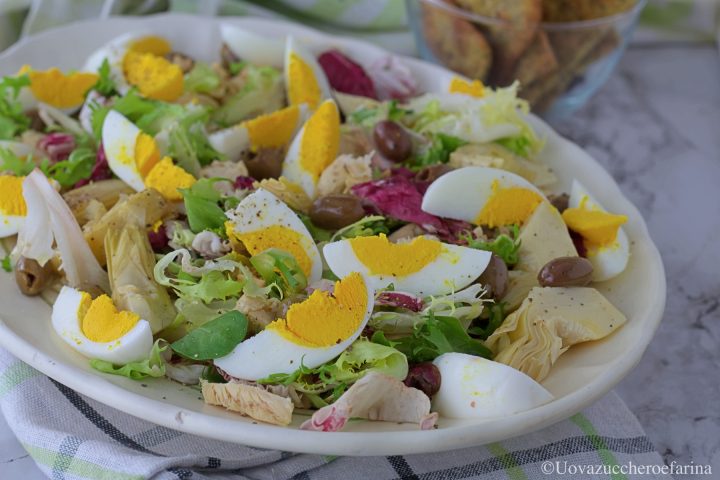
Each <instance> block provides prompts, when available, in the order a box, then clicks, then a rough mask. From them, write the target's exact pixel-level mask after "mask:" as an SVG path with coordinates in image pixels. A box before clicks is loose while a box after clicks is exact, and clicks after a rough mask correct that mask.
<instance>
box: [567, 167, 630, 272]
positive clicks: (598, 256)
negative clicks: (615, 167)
mask: <svg viewBox="0 0 720 480" xmlns="http://www.w3.org/2000/svg"><path fill="white" fill-rule="evenodd" d="M568 207H569V208H568V209H567V210H565V211H564V212H563V214H562V216H563V220H565V223H566V224H567V226H568V228H569V229H570V230H572V231H574V232H576V233H578V234H580V236H581V237H582V238H583V244H584V246H585V248H586V250H587V259H588V260H590V263H592V265H593V281H595V282H602V281H605V280H609V279H611V278H613V277H615V276H617V275H619V274H620V273H622V271H623V270H625V267H626V266H627V263H628V260H629V259H630V243H629V241H628V237H627V234H626V233H625V231H624V230H623V228H622V227H621V225H623V224H624V223H625V222H627V217H626V216H625V215H615V214H612V213H608V212H607V210H605V209H604V208H603V207H602V206H601V205H600V204H599V203H598V201H597V200H595V198H593V196H592V195H590V193H589V192H588V190H587V189H586V188H585V187H584V186H583V185H582V184H581V183H580V182H578V181H577V180H574V181H573V184H572V188H571V189H570V198H569V202H568Z"/></svg>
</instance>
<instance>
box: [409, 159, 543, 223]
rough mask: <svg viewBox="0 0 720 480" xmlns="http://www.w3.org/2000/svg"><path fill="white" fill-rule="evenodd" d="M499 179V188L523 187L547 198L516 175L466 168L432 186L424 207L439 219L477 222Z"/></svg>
mask: <svg viewBox="0 0 720 480" xmlns="http://www.w3.org/2000/svg"><path fill="white" fill-rule="evenodd" d="M496 180H497V181H498V184H499V186H500V188H511V187H518V188H524V189H527V190H532V191H533V192H535V193H537V194H538V195H540V197H541V198H543V199H544V198H545V195H543V193H542V192H541V191H540V190H539V189H538V188H537V187H536V186H535V185H533V184H532V183H530V182H528V181H527V180H525V179H524V178H522V177H521V176H519V175H516V174H514V173H510V172H508V171H505V170H500V169H497V168H489V167H463V168H458V169H456V170H453V171H452V172H449V173H446V174H445V175H443V176H441V177H440V178H438V179H437V180H435V181H434V182H433V183H431V184H430V187H428V189H427V191H426V192H425V195H424V196H423V201H422V206H421V208H422V209H423V211H425V212H427V213H430V214H433V215H437V216H439V217H445V218H453V219H455V220H464V221H466V222H470V223H474V222H475V220H476V219H477V217H478V215H480V212H482V210H483V208H484V207H485V204H486V203H487V201H488V200H489V199H490V197H491V196H492V194H493V189H492V185H493V182H495V181H496Z"/></svg>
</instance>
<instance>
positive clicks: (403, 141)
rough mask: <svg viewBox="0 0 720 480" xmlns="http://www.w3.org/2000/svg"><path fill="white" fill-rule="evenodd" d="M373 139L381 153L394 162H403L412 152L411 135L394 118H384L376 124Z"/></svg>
mask: <svg viewBox="0 0 720 480" xmlns="http://www.w3.org/2000/svg"><path fill="white" fill-rule="evenodd" d="M373 140H374V141H375V146H376V147H377V149H378V150H379V151H380V153H381V154H382V155H383V156H384V157H385V158H387V159H388V160H392V161H393V162H402V161H403V160H405V159H406V158H408V157H409V156H410V154H411V153H412V140H411V139H410V135H409V134H408V133H407V132H406V131H405V129H404V128H403V127H402V126H400V125H399V124H398V123H396V122H393V121H392V120H383V121H382V122H378V123H377V124H375V129H374V130H373Z"/></svg>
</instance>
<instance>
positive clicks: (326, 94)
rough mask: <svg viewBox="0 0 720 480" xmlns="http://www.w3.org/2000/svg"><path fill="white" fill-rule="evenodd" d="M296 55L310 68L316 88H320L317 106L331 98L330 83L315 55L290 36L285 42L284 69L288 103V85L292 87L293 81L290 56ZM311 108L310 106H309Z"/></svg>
mask: <svg viewBox="0 0 720 480" xmlns="http://www.w3.org/2000/svg"><path fill="white" fill-rule="evenodd" d="M293 53H294V54H295V55H297V56H298V57H299V58H300V59H301V60H302V61H303V62H304V63H305V64H306V65H307V66H309V67H310V70H312V73H313V76H314V78H315V81H316V82H317V84H318V87H320V92H321V97H320V101H319V103H318V106H319V105H320V103H322V101H323V100H325V99H328V98H332V96H331V94H330V83H329V82H328V79H327V77H326V76H325V72H324V71H323V69H322V67H321V66H320V64H319V63H318V61H317V59H316V58H315V55H313V54H312V53H311V52H309V51H308V50H307V49H306V48H305V47H304V46H303V45H301V44H300V42H298V41H297V40H295V38H294V37H293V36H292V35H288V37H287V39H286V41H285V59H284V64H285V69H284V76H285V88H286V92H288V102H290V97H289V92H290V85H292V82H293V81H294V79H292V78H290V67H289V66H290V55H291V54H293ZM310 107H311V108H313V106H312V105H310Z"/></svg>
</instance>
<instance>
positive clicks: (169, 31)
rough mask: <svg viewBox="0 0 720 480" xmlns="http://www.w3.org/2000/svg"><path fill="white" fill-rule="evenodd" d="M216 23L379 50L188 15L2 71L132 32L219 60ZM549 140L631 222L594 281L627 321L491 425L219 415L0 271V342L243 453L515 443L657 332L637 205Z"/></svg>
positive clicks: (556, 156) (40, 63)
mask: <svg viewBox="0 0 720 480" xmlns="http://www.w3.org/2000/svg"><path fill="white" fill-rule="evenodd" d="M220 21H231V22H232V23H237V24H238V25H241V26H244V27H246V28H248V29H250V30H254V31H257V32H258V33H262V34H265V35H272V36H282V35H285V34H287V33H292V34H294V35H296V36H297V37H299V38H301V39H302V41H304V42H307V43H309V44H311V45H315V46H317V48H318V49H325V48H330V47H338V48H340V49H342V50H344V51H346V52H347V53H348V54H349V55H350V56H351V57H352V58H354V59H356V60H358V61H360V62H361V63H366V62H370V61H372V60H373V59H374V58H377V57H378V56H381V55H384V54H386V52H384V51H383V50H381V49H379V48H377V47H374V46H372V45H369V44H366V43H362V42H359V41H354V40H348V39H344V38H337V37H329V36H326V35H322V34H320V33H317V32H314V31H311V30H308V29H306V28H303V27H299V26H297V25H293V24H290V23H284V22H279V21H271V20H259V19H254V18H238V19H233V20H216V19H212V18H204V17H194V16H187V15H177V14H173V15H160V16H151V17H143V18H114V19H109V20H105V21H93V22H83V23H77V24H75V25H72V26H68V27H64V28H60V29H57V30H53V31H48V32H45V33H43V34H41V35H38V36H36V37H34V38H31V39H29V40H28V41H26V42H24V43H22V44H20V45H17V46H15V47H14V48H12V49H10V50H9V51H7V52H6V53H5V54H3V55H2V57H1V58H0V74H2V75H6V74H10V73H14V72H16V71H17V70H18V69H19V68H20V67H21V66H22V65H23V64H26V63H27V64H31V65H32V66H33V67H36V68H47V67H51V66H58V67H60V68H62V69H72V68H78V67H80V66H81V65H82V64H83V62H84V60H85V58H86V57H87V56H88V55H89V54H90V53H91V52H92V51H93V50H94V49H95V48H97V47H98V46H99V45H101V44H103V43H105V42H107V41H108V40H110V39H112V38H113V37H115V36H117V35H120V34H122V33H124V32H128V31H141V30H145V31H150V32H154V33H156V34H160V35H163V36H165V37H167V38H169V39H171V40H172V42H173V45H174V47H175V48H176V49H177V50H179V51H181V52H186V53H188V54H190V55H191V56H193V57H196V58H200V59H205V60H214V59H216V58H217V55H218V51H219V45H220V38H219V33H218V25H219V23H220ZM405 61H406V62H407V63H408V65H409V66H410V67H411V68H412V69H413V71H414V72H415V74H416V78H417V79H418V80H419V81H420V83H421V86H422V88H423V89H425V90H427V91H433V90H439V89H441V88H443V87H445V86H446V85H447V82H448V81H449V78H450V76H451V73H450V72H448V71H447V70H444V69H442V68H439V67H437V66H434V65H430V64H427V63H424V62H421V61H418V60H414V59H409V58H408V59H405ZM535 123H536V127H537V129H538V131H539V132H540V133H541V135H544V136H546V137H547V145H546V147H545V149H544V151H543V153H542V155H541V156H542V160H543V161H545V162H546V163H548V164H549V165H550V166H551V167H553V169H554V170H555V172H556V173H557V174H558V176H559V177H560V179H561V185H560V186H559V188H564V189H565V190H567V189H568V187H569V185H570V182H571V180H572V179H573V178H578V179H579V180H580V181H581V182H582V183H583V184H585V185H586V186H587V187H588V188H589V189H590V191H591V192H592V194H593V195H594V196H596V197H597V198H598V199H599V201H600V202H601V203H602V204H603V205H605V206H606V208H608V209H609V210H611V211H614V212H622V213H624V214H626V215H628V217H629V219H630V220H629V222H628V224H627V225H626V227H625V228H626V230H627V233H628V235H629V237H630V239H631V240H632V247H631V252H632V256H631V259H630V263H629V265H628V268H627V270H626V271H625V272H624V273H623V274H622V275H621V276H620V277H618V278H616V279H614V280H612V281H610V282H607V283H604V284H602V285H600V287H599V288H600V290H601V291H602V292H603V293H604V294H605V295H606V296H607V297H608V298H609V299H610V300H611V301H612V302H613V303H614V304H615V305H616V306H617V307H618V308H619V309H620V310H622V311H623V312H624V313H625V314H626V315H627V317H628V323H627V324H626V325H625V326H624V327H623V328H621V329H620V330H618V331H617V332H616V333H614V334H613V335H611V336H610V337H609V338H606V339H605V340H603V341H599V342H591V343H587V344H583V345H577V346H574V347H573V348H571V349H570V350H569V351H568V352H567V353H565V354H564V355H563V356H562V357H560V360H559V361H558V363H557V364H556V365H555V366H554V367H553V368H552V371H551V373H550V376H548V378H547V379H546V380H545V381H544V382H543V385H544V386H545V387H546V388H547V389H548V390H550V392H552V393H553V395H555V397H556V399H555V400H554V401H553V402H551V403H549V404H547V405H543V406H542V407H539V408H536V409H534V410H530V411H527V412H523V413H520V414H516V415H513V416H510V417H506V418H499V419H496V420H489V421H472V420H451V419H445V418H441V419H440V421H439V422H438V423H439V428H438V429H436V430H431V431H419V430H417V426H415V425H398V424H395V423H383V422H351V423H350V424H349V425H348V426H347V427H346V429H345V431H343V432H339V433H323V432H306V431H301V430H298V429H297V426H298V425H299V424H300V423H301V422H302V421H303V420H304V419H305V418H307V417H302V416H299V415H296V416H295V418H294V421H293V424H292V425H291V426H290V427H289V428H284V427H276V426H271V425H264V424H258V423H256V422H253V421H251V420H248V419H246V418H244V417H241V416H239V415H236V414H233V413H230V412H227V411H225V410H223V409H221V408H218V407H211V406H207V405H205V404H204V403H203V402H202V400H201V397H200V393H199V392H198V390H197V389H193V388H190V387H184V386H181V385H179V384H177V383H174V382H171V381H169V380H165V379H150V380H146V381H142V382H133V381H131V380H128V379H125V378H122V377H116V376H112V375H104V374H101V373H98V372H96V371H93V370H92V369H91V368H90V367H89V366H88V362H87V360H86V359H85V358H83V357H82V356H80V355H79V354H77V353H76V352H75V351H73V350H71V349H70V348H68V347H67V346H66V345H65V344H64V343H63V342H62V341H61V340H60V339H59V338H58V337H57V335H55V334H54V333H53V330H52V328H51V326H50V308H49V307H48V305H47V304H46V303H44V302H43V301H42V300H40V299H37V298H29V297H25V296H23V295H21V294H20V293H19V292H18V290H17V287H16V286H15V282H14V279H13V276H12V275H10V274H7V273H4V272H2V271H0V345H2V346H3V347H5V348H6V349H8V350H9V351H10V352H12V353H13V354H14V355H16V356H17V357H18V358H20V359H22V360H24V361H25V362H27V363H29V364H30V365H32V366H33V367H35V368H37V369H38V370H40V371H42V372H43V373H45V374H47V375H49V376H50V377H52V378H54V379H56V380H58V381H59V382H62V383H64V384H66V385H68V386H69V387H71V388H73V389H75V390H77V391H78V392H80V393H82V394H85V395H87V396H89V397H92V398H94V399H96V400H99V401H101V402H103V403H106V404H107V405H110V406H112V407H114V408H117V409H119V410H122V411H125V412H127V413H129V414H132V415H135V416H137V417H140V418H143V419H146V420H149V421H152V422H155V423H158V424H161V425H164V426H166V427H170V428H175V429H178V430H182V431H185V432H189V433H194V434H197V435H202V436H206V437H212V438H216V439H220V440H227V441H231V442H237V443H242V444H246V445H251V446H256V447H265V448H274V449H282V450H288V451H297V452H310V453H323V454H334V455H389V454H407V453H421V452H431V451H440V450H448V449H453V448H459V447H467V446H471V445H479V444H483V443H488V442H494V441H499V440H503V439H505V438H509V437H513V436H516V435H522V434H525V433H528V432H531V431H533V430H537V429H539V428H542V427H544V426H547V425H550V424H552V423H554V422H557V421H559V420H562V419H565V418H567V417H569V416H571V415H573V414H575V413H577V412H578V411H580V410H582V409H583V408H585V407H586V406H588V405H590V404H592V403H593V402H594V401H596V400H597V399H599V398H600V397H601V396H602V395H604V394H605V393H606V392H608V391H609V390H610V389H611V388H612V387H613V386H614V385H615V384H617V383H618V382H619V381H620V380H621V379H622V378H623V377H624V376H625V375H627V374H628V372H629V371H630V370H631V369H632V368H633V367H634V366H635V365H636V364H637V362H638V361H639V360H640V357H641V356H642V354H643V352H644V350H645V348H646V347H647V345H648V343H649V342H650V339H651V338H652V336H653V333H654V332H655V329H656V328H657V326H658V324H659V323H660V319H661V317H662V313H663V308H664V305H665V276H664V271H663V265H662V261H661V259H660V255H659V253H658V251H657V249H656V248H655V245H654V244H653V243H652V241H651V240H650V237H649V236H648V232H647V228H646V227H645V223H644V222H643V219H642V218H641V216H640V213H639V212H638V211H637V209H636V208H635V207H634V206H633V205H632V204H631V203H630V202H629V201H628V200H627V199H626V198H625V197H624V196H623V195H622V193H621V192H620V189H619V188H618V186H617V184H616V183H615V182H614V181H613V179H612V178H611V177H610V175H608V173H607V172H605V170H603V168H602V167H601V166H600V165H598V164H597V162H595V161H594V160H593V159H592V158H591V157H590V156H589V155H588V154H587V153H585V152H584V151H583V150H582V149H580V148H579V147H578V146H576V145H574V144H572V143H570V142H568V141H566V140H564V139H562V138H561V137H560V136H558V135H557V134H556V133H554V132H553V131H552V130H551V129H550V128H549V127H548V126H547V125H545V124H544V123H542V122H541V121H540V120H537V121H536V122H535Z"/></svg>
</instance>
